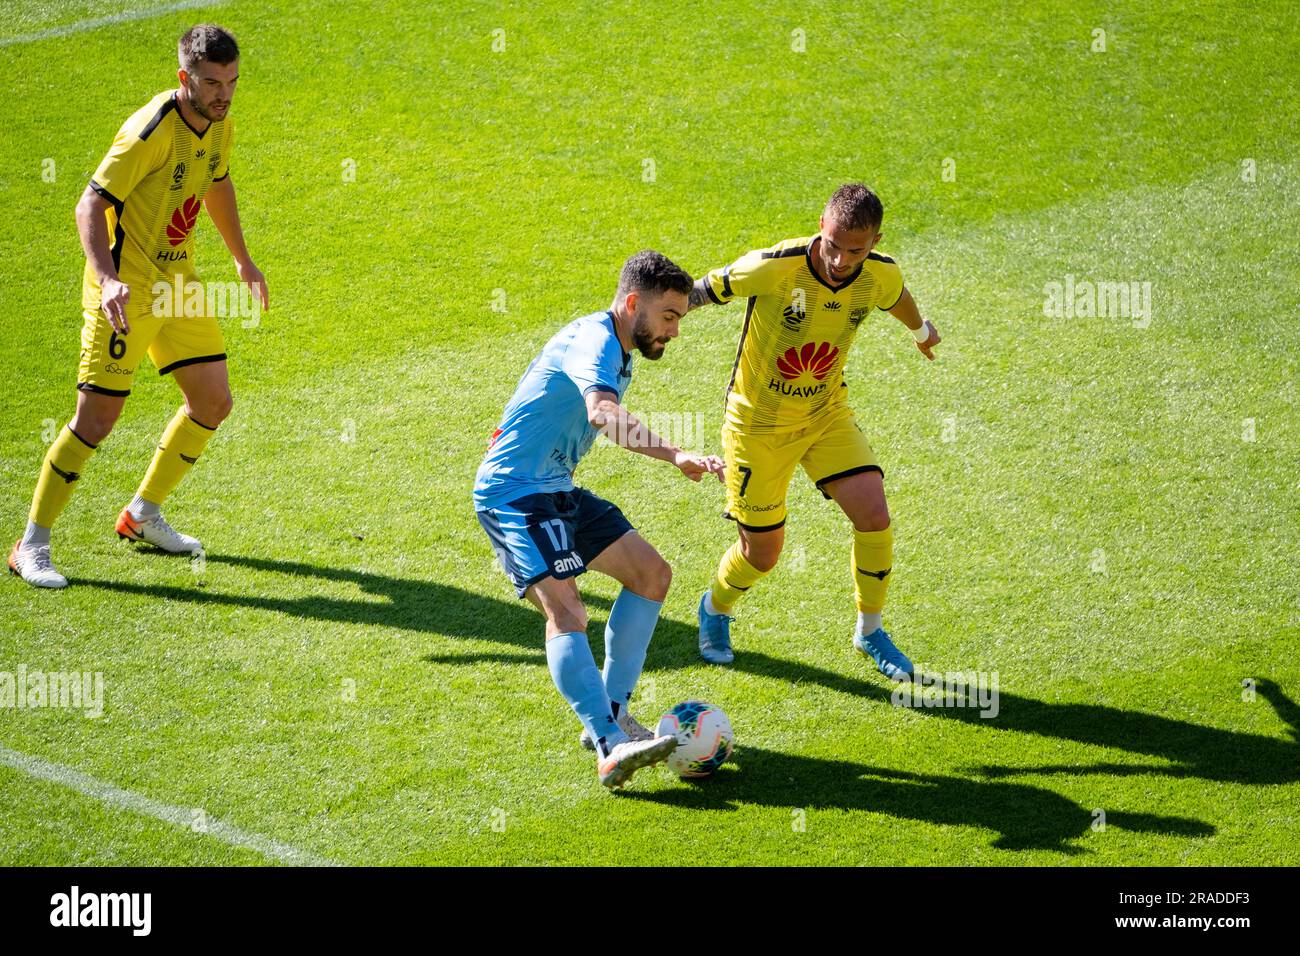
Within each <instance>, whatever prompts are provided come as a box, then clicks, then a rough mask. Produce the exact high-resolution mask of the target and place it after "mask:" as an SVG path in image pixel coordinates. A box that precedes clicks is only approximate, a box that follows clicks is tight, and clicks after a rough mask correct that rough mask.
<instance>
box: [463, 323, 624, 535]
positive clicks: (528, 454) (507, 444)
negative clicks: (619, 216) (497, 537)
mask: <svg viewBox="0 0 1300 956" xmlns="http://www.w3.org/2000/svg"><path fill="white" fill-rule="evenodd" d="M631 381H632V356H630V355H629V354H628V353H627V352H624V351H623V346H622V344H621V343H620V342H619V340H618V334H617V333H616V332H615V330H614V316H613V314H612V313H610V312H595V313H593V314H591V315H585V316H583V317H582V318H580V319H575V320H574V321H572V322H570V323H569V324H568V325H566V326H565V327H564V328H563V329H561V330H560V331H559V332H557V333H556V334H555V335H554V336H553V337H552V338H551V340H550V341H549V342H547V343H546V347H545V348H543V349H542V353H541V355H539V356H537V358H535V359H533V361H532V364H531V365H529V366H528V370H527V371H526V372H524V375H523V378H521V379H520V380H519V385H518V386H516V388H515V394H514V395H513V396H512V397H511V399H510V403H509V404H508V405H506V410H505V414H504V415H503V416H502V418H501V425H500V427H498V428H497V430H496V431H495V432H494V433H493V435H492V443H491V444H490V445H489V446H488V452H487V456H486V457H485V458H484V459H483V464H481V465H480V466H479V469H478V475H477V477H476V478H475V481H474V509H475V510H476V511H483V510H485V509H487V508H496V507H499V506H501V505H504V504H506V503H507V502H511V501H514V500H516V499H518V498H522V497H523V496H524V495H531V494H539V493H543V492H554V491H572V490H573V487H574V485H573V470H574V469H575V468H577V467H578V461H579V460H580V459H581V458H582V456H583V455H584V454H586V452H587V449H588V448H590V447H591V443H592V442H593V441H595V439H596V435H597V434H598V432H597V430H596V429H595V428H593V427H592V426H591V423H590V422H588V421H587V402H586V398H585V396H586V394H587V393H588V392H590V391H602V392H613V393H614V394H615V395H617V396H618V400H619V402H620V403H621V402H622V401H623V394H624V392H626V391H627V386H628V384H629V383H630V382H631Z"/></svg>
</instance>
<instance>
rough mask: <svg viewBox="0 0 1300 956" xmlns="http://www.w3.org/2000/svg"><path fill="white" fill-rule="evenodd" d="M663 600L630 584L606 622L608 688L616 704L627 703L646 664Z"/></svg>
mask: <svg viewBox="0 0 1300 956" xmlns="http://www.w3.org/2000/svg"><path fill="white" fill-rule="evenodd" d="M662 607H663V602H662V601H651V600H650V599H649V598H643V597H641V595H639V594H633V593H632V592H631V591H629V590H628V589H627V588H624V589H623V590H622V591H621V592H619V595H618V599H617V600H616V601H615V602H614V606H613V608H611V609H610V612H609V623H608V624H607V625H606V626H605V671H604V675H603V676H604V678H605V690H606V692H608V694H609V699H610V701H611V702H612V703H613V704H614V706H615V707H616V708H620V707H625V706H627V702H628V699H629V698H630V697H631V696H632V689H633V688H634V687H636V682H637V681H638V680H640V678H641V669H642V668H643V667H645V654H646V650H647V649H649V647H650V638H651V637H653V636H654V632H655V624H657V623H658V621H659V609H660V608H662Z"/></svg>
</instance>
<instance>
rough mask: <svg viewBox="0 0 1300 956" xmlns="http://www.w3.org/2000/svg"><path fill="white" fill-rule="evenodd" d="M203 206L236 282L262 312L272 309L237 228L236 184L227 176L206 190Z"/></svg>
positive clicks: (263, 280) (239, 229)
mask: <svg viewBox="0 0 1300 956" xmlns="http://www.w3.org/2000/svg"><path fill="white" fill-rule="evenodd" d="M203 205H205V206H207V207H208V215H209V216H210V217H211V218H212V224H213V225H214V226H216V227H217V232H219V233H221V238H222V239H223V240H224V241H225V243H226V248H227V249H229V250H230V254H231V256H233V257H234V259H235V271H236V273H238V275H239V279H240V281H241V282H243V283H244V284H245V285H247V286H248V287H249V288H250V289H252V290H253V292H255V293H256V294H257V297H258V298H259V299H261V301H262V308H263V309H270V308H271V299H270V296H269V294H268V292H267V288H266V276H264V275H262V270H261V269H259V268H258V267H257V266H256V265H254V264H253V257H252V256H250V255H249V254H248V246H247V245H246V244H245V243H244V229H243V227H242V226H240V224H239V206H238V205H237V203H236V202H235V183H234V181H233V180H232V179H231V177H230V176H227V177H226V178H225V179H220V180H217V181H216V182H214V183H213V184H212V185H211V186H209V187H208V194H207V195H206V196H205V197H203Z"/></svg>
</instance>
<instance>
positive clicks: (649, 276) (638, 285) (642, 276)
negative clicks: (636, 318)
mask: <svg viewBox="0 0 1300 956" xmlns="http://www.w3.org/2000/svg"><path fill="white" fill-rule="evenodd" d="M694 282H695V280H694V279H692V278H691V276H690V273H688V272H687V271H686V270H685V269H683V268H682V267H681V266H679V265H677V264H676V263H674V262H673V261H672V260H671V259H669V258H668V257H667V256H665V255H664V254H663V253H659V252H655V251H654V250H653V249H643V250H641V251H640V252H638V253H637V254H636V255H634V256H631V257H630V258H629V259H628V260H627V262H625V263H623V271H622V272H621V273H619V277H618V297H619V298H622V297H623V296H625V295H627V294H628V293H629V292H655V293H659V292H666V291H667V290H669V289H671V290H672V291H674V292H680V293H682V295H690V292H691V286H692V285H694Z"/></svg>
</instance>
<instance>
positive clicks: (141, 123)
mask: <svg viewBox="0 0 1300 956" xmlns="http://www.w3.org/2000/svg"><path fill="white" fill-rule="evenodd" d="M234 140H235V128H234V125H233V124H232V122H231V120H230V118H229V117H226V118H225V119H223V120H218V121H216V122H214V123H210V124H209V125H208V128H207V129H205V130H204V131H203V132H202V133H198V132H195V131H194V129H193V127H191V126H190V125H189V123H187V122H186V121H185V117H183V116H182V115H181V111H180V107H179V106H178V105H177V102H176V91H175V90H171V91H169V92H166V93H159V94H158V95H157V96H155V97H154V98H153V99H151V100H150V101H149V102H148V103H147V104H146V105H145V106H143V107H141V108H140V109H139V110H137V111H136V112H135V113H133V114H132V115H131V118H130V119H128V120H127V121H126V122H125V123H123V124H122V128H121V129H120V130H118V131H117V136H116V137H115V138H114V139H113V145H112V147H111V148H110V149H109V151H108V155H107V156H105V157H104V160H103V162H101V163H100V164H99V168H98V169H96V170H95V175H94V176H93V177H91V180H90V187H91V188H92V189H93V190H95V192H97V193H99V195H101V196H103V197H104V198H105V199H107V200H108V201H109V202H110V203H111V204H112V205H111V206H110V207H109V208H108V209H106V210H105V211H104V215H105V216H106V217H107V218H108V229H109V235H110V236H111V237H112V245H111V250H112V254H113V265H114V266H116V268H117V274H118V276H119V277H120V278H121V280H122V281H123V282H125V283H126V284H127V285H128V286H130V287H131V289H132V293H131V307H132V308H134V309H138V308H141V307H145V308H147V307H148V304H149V302H150V293H149V290H150V289H151V288H152V287H153V284H154V283H155V282H157V281H158V280H160V279H161V280H164V281H167V282H172V281H173V277H174V276H175V275H177V274H181V275H184V276H186V277H189V276H192V275H193V274H194V226H195V224H196V223H197V221H198V217H199V210H200V209H202V208H203V197H204V195H205V194H206V193H207V191H208V187H209V186H211V185H212V183H214V182H217V181H219V180H222V179H225V178H226V176H228V175H229V174H230V150H231V148H232V147H233V145H234ZM137 287H139V288H137ZM81 305H82V308H83V309H87V310H89V311H91V312H97V311H98V310H99V306H100V289H99V276H98V275H96V274H95V270H94V269H93V268H91V265H90V262H89V261H87V262H86V269H85V273H84V275H83V278H82V291H81Z"/></svg>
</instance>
